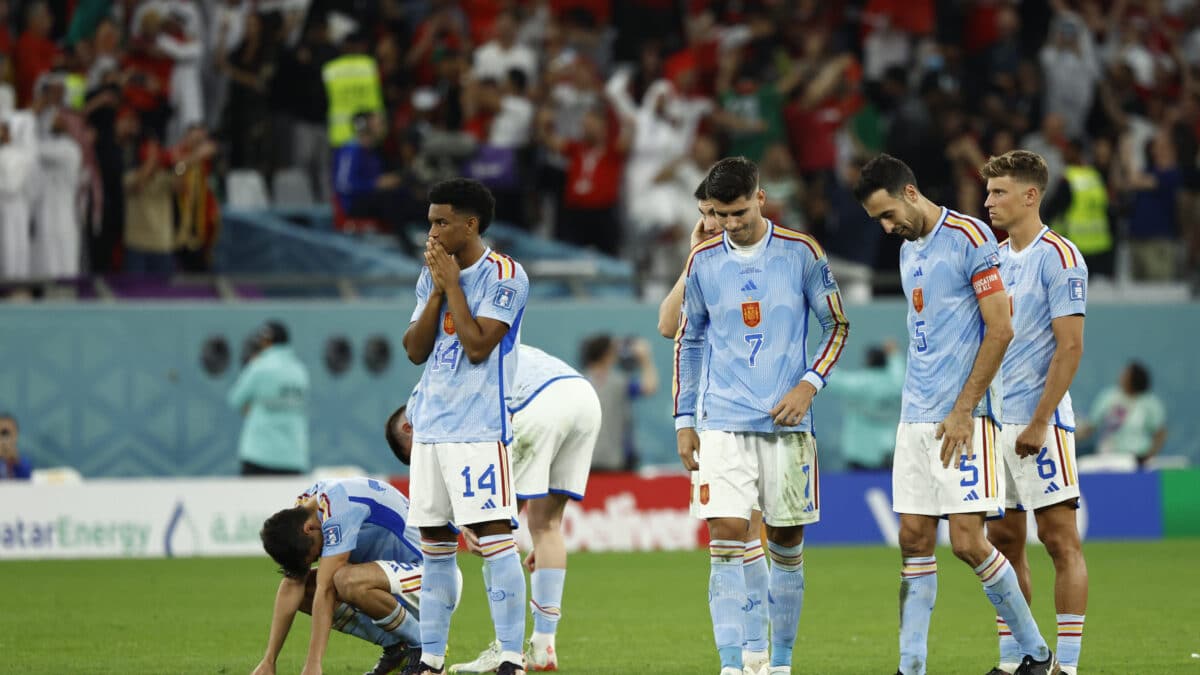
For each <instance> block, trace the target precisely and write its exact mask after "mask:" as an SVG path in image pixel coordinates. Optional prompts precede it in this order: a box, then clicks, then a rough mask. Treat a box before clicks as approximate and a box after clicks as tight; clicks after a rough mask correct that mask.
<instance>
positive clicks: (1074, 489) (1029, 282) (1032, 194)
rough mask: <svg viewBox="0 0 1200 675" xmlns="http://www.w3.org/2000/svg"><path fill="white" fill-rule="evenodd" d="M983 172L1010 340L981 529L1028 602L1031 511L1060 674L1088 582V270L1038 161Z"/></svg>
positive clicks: (1012, 664) (1027, 156)
mask: <svg viewBox="0 0 1200 675" xmlns="http://www.w3.org/2000/svg"><path fill="white" fill-rule="evenodd" d="M980 175H981V176H983V177H984V178H985V179H987V192H988V197H987V201H986V202H985V203H984V206H985V207H987V209H988V213H989V215H990V216H991V221H992V225H993V226H995V227H998V228H1000V229H1002V230H1004V231H1006V232H1008V239H1007V240H1006V241H1004V242H1003V243H1001V244H1000V276H1001V277H1003V278H1004V287H1005V288H1006V289H1008V293H1009V297H1010V299H1011V302H1010V303H1009V306H1010V307H1011V308H1012V323H1013V333H1014V336H1013V341H1012V344H1010V345H1009V346H1008V352H1007V353H1005V355H1004V363H1003V365H1002V366H1001V369H1000V370H1001V373H1002V375H1003V377H1004V414H1003V420H1004V429H1003V430H1002V431H1001V432H1000V451H1001V453H1002V454H1003V457H1004V462H1003V465H1004V467H1005V471H1004V475H1005V483H1006V489H1005V502H1006V507H1007V509H1008V511H1007V512H1006V514H1005V516H1004V518H1003V519H1001V520H994V521H992V522H990V523H988V539H989V540H991V542H992V543H993V544H995V546H996V548H998V549H1000V551H1001V552H1002V553H1003V554H1004V555H1005V557H1007V558H1008V559H1009V561H1011V562H1012V565H1013V569H1015V570H1016V572H1017V579H1018V580H1019V581H1020V582H1021V592H1022V593H1024V594H1025V600H1026V601H1030V599H1031V596H1032V589H1031V586H1030V578H1029V559H1028V558H1027V557H1026V555H1025V539H1026V523H1027V518H1026V511H1030V510H1031V511H1033V514H1034V518H1035V519H1036V521H1037V532H1038V538H1039V539H1041V540H1042V543H1043V544H1045V545H1046V552H1047V553H1049V554H1050V559H1051V560H1053V561H1054V607H1055V611H1056V612H1057V614H1058V617H1057V618H1058V645H1057V647H1056V648H1055V652H1056V653H1057V656H1058V660H1059V663H1061V664H1062V671H1063V673H1066V674H1067V675H1076V669H1077V668H1078V667H1079V651H1080V645H1081V643H1082V641H1083V619H1084V614H1085V613H1086V611H1087V595H1088V575H1087V564H1086V563H1085V562H1084V559H1083V547H1082V546H1081V545H1080V542H1079V529H1078V527H1077V525H1076V523H1075V510H1076V509H1077V508H1078V507H1079V476H1078V474H1077V473H1076V472H1075V413H1074V410H1073V409H1072V408H1071V394H1070V393H1069V392H1068V391H1067V389H1068V388H1069V387H1070V386H1071V380H1072V379H1074V377H1075V371H1076V370H1077V369H1078V368H1079V359H1080V357H1081V356H1082V355H1083V321H1084V319H1083V317H1084V314H1085V312H1086V309H1087V282H1088V269H1087V264H1086V263H1085V262H1084V260H1083V256H1082V255H1080V253H1079V249H1077V248H1075V245H1074V244H1072V243H1071V242H1070V241H1068V240H1067V238H1066V237H1063V236H1062V235H1059V234H1057V233H1056V232H1054V231H1052V230H1051V229H1049V228H1048V227H1046V226H1045V225H1044V224H1042V220H1041V218H1040V217H1039V215H1038V211H1039V208H1040V206H1041V203H1042V194H1043V193H1044V192H1045V190H1046V182H1047V169H1046V161H1045V160H1044V159H1042V157H1041V156H1039V155H1037V154H1035V153H1032V152H1029V151H1028V150H1014V151H1012V152H1008V153H1005V154H1003V155H1001V156H1000V157H993V158H991V159H990V160H988V162H987V164H985V165H984V166H983V169H982V170H981V171H980ZM1101 189H1103V186H1101ZM996 628H997V631H998V632H999V634H1000V665H999V666H998V667H996V668H993V669H992V671H991V672H990V673H989V674H988V675H1003V674H1004V673H1014V672H1016V670H1017V668H1019V667H1020V661H1021V650H1020V647H1019V645H1018V644H1017V641H1016V640H1015V639H1014V638H1013V636H1012V631H1010V630H1009V629H1008V625H1007V624H1005V623H1004V619H1003V617H999V616H997V617H996Z"/></svg>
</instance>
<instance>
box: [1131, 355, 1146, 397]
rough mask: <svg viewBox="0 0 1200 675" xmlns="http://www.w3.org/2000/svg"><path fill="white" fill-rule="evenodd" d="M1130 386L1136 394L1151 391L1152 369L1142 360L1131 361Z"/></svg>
mask: <svg viewBox="0 0 1200 675" xmlns="http://www.w3.org/2000/svg"><path fill="white" fill-rule="evenodd" d="M1129 388H1130V389H1131V390H1133V393H1135V394H1141V393H1144V392H1147V391H1150V371H1149V370H1147V369H1146V366H1144V365H1142V363H1141V362H1140V361H1130V362H1129Z"/></svg>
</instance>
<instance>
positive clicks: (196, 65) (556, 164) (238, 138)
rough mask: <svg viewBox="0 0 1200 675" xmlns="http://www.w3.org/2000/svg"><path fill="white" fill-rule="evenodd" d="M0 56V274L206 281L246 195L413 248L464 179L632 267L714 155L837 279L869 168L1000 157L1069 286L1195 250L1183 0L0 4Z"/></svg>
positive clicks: (943, 170) (930, 167) (1190, 24)
mask: <svg viewBox="0 0 1200 675" xmlns="http://www.w3.org/2000/svg"><path fill="white" fill-rule="evenodd" d="M0 56H2V62H0V79H2V80H3V82H4V85H3V86H0V120H2V121H3V123H0V275H2V277H3V278H5V279H7V280H9V281H11V280H15V279H27V278H71V277H77V276H80V275H92V274H113V273H127V274H143V275H159V276H166V275H171V274H176V273H181V272H187V273H204V272H206V271H209V270H211V268H212V265H213V256H212V251H213V248H214V246H215V244H216V242H217V241H218V240H219V238H220V236H221V215H222V208H221V206H222V205H224V204H232V205H235V206H236V205H238V204H239V203H241V202H243V201H246V200H248V202H249V203H257V202H256V199H257V198H256V197H254V195H255V194H257V193H262V194H263V195H264V197H263V198H264V199H266V200H268V201H267V202H266V203H268V204H269V203H271V202H270V201H269V200H270V199H271V198H272V194H273V196H274V198H275V199H276V202H278V200H279V199H280V198H281V195H282V194H283V193H288V194H290V195H293V196H295V198H296V199H297V200H298V201H300V202H312V203H318V204H321V203H328V204H331V205H332V214H333V219H334V222H335V224H336V226H337V227H338V228H339V229H341V230H342V231H345V232H360V231H373V232H376V233H383V234H385V235H388V236H391V235H395V236H396V237H398V239H399V240H400V241H401V242H407V243H406V245H409V246H411V243H412V242H413V241H419V237H420V236H421V232H423V230H424V228H425V225H424V224H423V220H424V211H425V188H426V187H427V186H428V185H429V184H430V183H432V182H434V181H436V180H440V179H442V178H446V177H449V176H454V175H466V176H470V177H474V178H478V179H480V180H482V181H484V182H485V183H487V184H488V185H489V186H490V187H491V188H492V190H493V191H494V192H495V194H496V195H497V199H498V214H497V217H498V219H499V220H501V221H504V222H507V223H509V224H511V225H513V226H516V227H518V228H521V229H523V230H527V231H529V232H530V233H532V234H534V235H540V236H544V237H549V238H554V239H557V240H560V241H562V242H566V243H568V244H572V245H576V246H579V247H587V248H591V249H595V250H596V251H598V252H601V253H604V254H607V255H611V256H614V257H619V258H623V259H624V260H627V261H629V262H632V263H633V264H634V268H635V269H636V270H637V273H638V274H639V276H640V279H641V281H642V282H643V283H644V284H649V285H648V286H646V287H647V288H657V286H655V284H656V283H657V282H660V281H669V280H670V279H672V278H673V277H674V276H675V275H676V274H677V273H678V266H679V264H680V261H681V257H682V255H683V254H684V252H685V250H686V247H687V245H688V238H689V233H690V231H691V229H692V226H693V225H694V223H695V220H696V216H697V214H696V210H695V199H694V198H693V196H692V195H693V191H694V190H695V188H696V185H697V183H698V182H699V180H700V178H701V177H702V176H703V174H704V171H705V169H706V168H707V166H708V165H709V164H710V163H712V162H713V161H714V160H715V159H717V158H718V157H720V156H723V155H730V154H741V155H745V156H747V157H750V158H751V159H753V160H755V161H757V162H759V163H760V165H761V168H762V183H763V187H764V188H765V189H766V191H767V195H768V209H767V210H768V214H769V216H770V217H771V218H772V219H775V220H776V221H777V222H779V223H781V224H783V225H786V226H787V227H791V228H794V229H798V230H804V231H808V232H811V233H813V234H814V235H816V236H817V237H818V238H819V239H820V240H821V241H822V243H823V244H824V245H825V246H826V248H827V249H828V251H829V253H830V256H831V258H833V259H834V261H835V266H836V268H837V271H838V274H839V278H840V279H842V280H843V284H844V285H846V286H848V287H849V291H848V292H849V293H850V294H851V295H852V296H853V294H854V289H855V287H856V285H862V286H864V287H865V288H866V289H867V292H868V293H869V292H870V287H871V285H872V284H874V286H875V291H876V292H878V291H879V290H880V288H881V287H883V289H884V290H885V291H886V290H887V289H886V287H887V285H888V283H887V282H886V280H888V279H891V278H892V277H894V276H895V275H894V269H895V260H896V251H897V249H898V246H899V242H898V241H891V240H889V239H886V238H885V237H884V236H883V234H882V232H881V231H880V229H879V227H878V225H877V224H874V223H871V222H870V221H869V220H867V219H866V217H865V215H864V214H863V212H862V210H861V208H860V207H859V206H858V204H857V203H855V201H854V199H853V197H852V196H851V195H850V192H849V189H848V186H849V185H850V184H851V183H852V182H853V180H854V178H855V174H856V171H857V168H858V167H859V166H860V165H861V164H862V163H863V162H864V161H865V159H866V158H869V157H870V156H871V155H873V154H875V153H878V152H881V151H883V152H888V153H890V154H892V155H895V156H897V157H899V158H901V159H903V160H904V161H906V162H907V163H909V164H910V165H911V166H912V167H913V168H914V170H915V172H916V175H917V176H918V179H919V181H920V183H921V189H922V191H923V192H924V193H925V194H927V195H928V196H929V197H930V198H932V199H934V200H935V201H937V202H940V203H943V204H946V205H948V206H951V207H954V208H956V209H958V210H960V211H963V212H965V213H968V214H972V215H975V216H979V217H986V214H985V213H984V211H983V207H982V205H983V200H984V184H983V181H981V180H980V178H979V175H978V172H977V169H978V167H979V166H980V165H981V164H982V163H983V162H984V160H985V159H986V158H987V157H988V156H989V155H992V154H1000V153H1002V152H1005V151H1007V150H1010V149H1013V148H1016V147H1021V148H1027V149H1030V150H1034V151H1036V152H1038V153H1040V154H1042V155H1043V156H1044V157H1046V159H1047V161H1048V163H1049V165H1050V174H1051V176H1050V178H1051V185H1050V187H1049V189H1048V192H1049V195H1048V198H1047V200H1046V209H1047V212H1046V213H1045V214H1044V218H1045V220H1046V221H1047V222H1048V223H1053V225H1054V227H1055V228H1056V229H1059V230H1061V231H1062V232H1064V233H1065V234H1067V236H1069V237H1070V238H1072V239H1073V240H1074V241H1075V242H1076V244H1078V246H1079V248H1080V249H1081V250H1082V252H1083V253H1084V255H1085V256H1086V258H1087V260H1088V264H1089V267H1090V268H1091V270H1092V274H1093V277H1094V278H1096V279H1097V280H1101V282H1102V280H1103V279H1104V278H1106V277H1107V278H1116V279H1120V280H1134V281H1147V282H1177V283H1178V282H1188V283H1190V282H1193V281H1194V280H1195V278H1196V275H1197V270H1198V265H1197V262H1198V257H1200V172H1198V170H1197V158H1198V143H1197V136H1198V133H1200V105H1198V104H1197V90H1196V85H1195V78H1196V69H1197V66H1198V65H1200V3H1197V2H1195V1H1194V0H1141V1H1139V2H1126V1H1122V0H1112V1H1110V2H1098V1H1092V0H1080V1H1070V0H1050V1H1045V0H1028V1H1025V2H1010V1H1006V0H842V1H838V0H830V1H818V0H728V1H713V2H706V1H702V0H621V1H619V2H618V1H615V0H524V1H521V0H259V1H254V0H49V1H46V0H25V1H20V0H0ZM247 194H249V195H250V197H247V196H246V195H247ZM880 279H884V280H885V281H884V282H883V283H881V282H880ZM893 285H894V282H893ZM647 295H650V293H647Z"/></svg>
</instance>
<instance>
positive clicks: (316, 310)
mask: <svg viewBox="0 0 1200 675" xmlns="http://www.w3.org/2000/svg"><path fill="white" fill-rule="evenodd" d="M411 310H412V302H411V300H408V299H405V300H403V301H396V302H392V303H358V304H352V305H342V304H337V303H329V304H312V303H287V304H266V303H252V304H245V305H218V304H204V305H199V304H198V305H188V304H172V305H133V304H128V305H115V306H113V305H110V306H105V305H56V304H47V305H40V306H24V307H4V308H0V410H9V411H11V412H13V413H15V414H16V416H17V418H18V419H19V421H20V424H21V439H22V440H21V446H22V449H23V451H24V452H25V453H26V454H28V455H30V456H31V457H32V458H33V460H34V462H35V463H36V464H37V465H40V466H52V465H60V464H66V465H72V466H75V467H77V468H79V469H80V470H81V471H82V472H83V474H84V475H85V476H88V477H101V476H144V475H221V474H233V473H235V472H236V468H237V464H236V460H235V450H236V441H237V434H238V431H239V429H240V426H241V417H240V415H238V414H237V413H236V412H235V411H233V410H231V409H229V408H228V407H227V406H226V404H225V395H226V392H227V391H228V389H229V387H230V386H231V385H232V383H233V380H234V377H235V369H234V368H232V367H231V368H230V369H229V370H228V371H226V372H225V373H224V374H222V375H221V376H218V377H210V376H209V375H207V374H206V373H205V372H204V371H203V369H202V368H201V365H200V350H201V346H202V344H203V342H204V341H205V340H206V339H207V338H208V337H210V336H212V335H224V336H225V337H226V338H227V339H228V340H229V342H230V344H231V345H232V346H233V347H234V351H235V356H236V352H237V351H239V349H240V345H241V342H242V339H243V337H244V336H245V335H246V334H248V333H249V332H250V331H251V330H253V329H254V328H255V327H256V326H258V325H259V324H261V322H262V321H263V320H265V319H267V318H279V319H282V320H284V321H285V322H286V323H287V324H288V325H289V327H290V328H291V331H292V335H293V342H294V343H295V346H296V349H297V351H298V353H299V354H300V356H301V358H302V359H303V360H304V361H305V362H306V363H308V364H309V366H310V369H311V372H312V376H313V377H312V381H313V387H312V397H311V421H312V439H313V454H314V462H315V463H316V464H358V465H360V466H363V467H365V468H367V469H368V470H370V471H377V472H395V471H396V470H397V464H396V462H395V461H394V459H393V458H392V457H391V454H390V452H389V451H388V449H387V446H386V444H385V443H384V442H383V438H382V427H383V422H384V419H385V418H386V416H387V414H388V413H389V412H391V410H392V409H394V408H395V407H396V406H398V405H399V404H400V403H402V402H403V401H404V400H405V399H406V398H407V395H408V392H409V391H410V389H411V388H412V386H413V384H414V383H415V382H416V379H417V377H418V375H419V370H418V369H417V368H416V367H415V366H412V365H411V364H409V363H408V361H407V359H406V358H405V357H404V353H403V348H402V347H401V345H400V338H401V336H402V333H403V331H404V328H405V327H406V325H407V323H408V317H409V314H410V312H411ZM847 312H848V314H849V316H850V320H851V334H850V344H849V346H848V347H847V349H846V353H845V354H844V355H843V357H842V361H841V365H842V366H843V367H846V366H849V367H859V366H860V365H861V364H862V360H863V352H864V350H865V348H866V347H867V346H869V345H871V344H875V343H878V342H879V341H881V340H883V339H885V338H888V337H892V338H895V339H897V340H899V341H900V342H901V344H905V343H906V336H905V335H904V306H903V305H902V304H900V303H884V302H879V303H872V304H868V305H858V306H851V307H848V308H847ZM655 321H656V308H655V307H651V306H648V305H640V304H634V303H589V304H580V303H571V304H558V303H539V304H537V305H534V306H531V307H530V308H529V311H528V312H527V315H526V325H525V329H524V333H523V337H524V340H525V341H526V342H529V343H530V344H535V345H538V346H540V347H543V348H545V349H546V350H548V351H550V352H552V353H555V354H558V355H560V356H562V357H564V358H565V359H566V360H567V361H569V362H572V363H575V362H577V354H578V344H579V341H580V340H581V339H582V338H583V337H585V336H587V335H589V334H592V333H596V332H609V333H613V334H615V335H618V336H619V335H644V336H646V337H647V338H649V339H651V340H652V344H653V345H654V357H655V362H656V363H657V364H658V368H659V371H660V374H661V379H662V387H661V388H660V391H659V393H658V394H657V395H655V396H653V397H651V398H648V399H646V400H644V401H641V402H640V403H639V404H638V405H637V407H636V409H635V414H636V416H637V425H636V439H637V443H638V446H639V449H640V450H641V453H642V456H643V458H644V460H645V461H647V462H649V463H663V464H674V463H675V462H676V461H677V460H676V459H675V450H674V432H673V430H672V423H671V419H670V389H671V387H670V377H671V354H672V349H671V347H672V344H671V342H670V341H669V340H665V339H662V338H660V337H657V336H656V334H655V328H654V326H655ZM1197 334H1200V305H1193V304H1188V305H1140V306H1125V305H1120V306H1118V305H1098V306H1094V307H1092V308H1091V313H1090V315H1089V317H1088V323H1087V335H1086V348H1085V354H1084V358H1083V365H1082V366H1081V368H1080V372H1079V375H1078V376H1077V377H1076V380H1075V386H1074V387H1072V390H1071V391H1072V395H1073V396H1074V398H1075V401H1076V407H1077V410H1080V411H1086V410H1087V409H1088V408H1090V406H1091V403H1092V400H1093V399H1094V397H1095V396H1096V394H1097V393H1098V392H1099V390H1100V389H1101V388H1103V387H1105V386H1107V385H1108V384H1110V383H1112V382H1115V381H1116V377H1117V373H1118V371H1119V370H1120V368H1121V367H1122V366H1123V364H1124V363H1126V362H1127V361H1128V360H1129V359H1130V358H1133V357H1136V358H1139V359H1141V360H1143V361H1144V362H1145V363H1146V364H1147V365H1148V366H1149V368H1150V370H1151V373H1152V376H1153V378H1154V383H1153V388H1154V391H1155V392H1156V393H1157V394H1158V395H1159V396H1160V397H1162V399H1163V400H1164V402H1165V403H1166V405H1167V410H1168V416H1169V418H1168V427H1169V431H1170V434H1169V440H1168V447H1167V449H1166V452H1167V453H1170V454H1184V455H1189V456H1190V457H1191V458H1192V460H1193V462H1197V461H1200V418H1198V417H1197V416H1196V415H1195V414H1194V412H1193V410H1192V402H1193V400H1194V395H1195V393H1196V389H1197V387H1196V384H1195V383H1196V382H1197V381H1200V359H1198V358H1197V357H1196V356H1195V354H1194V349H1195V347H1194V345H1195V338H1194V337H1193V336H1195V335H1197ZM333 335H344V336H346V337H347V338H348V339H349V340H350V342H351V344H352V345H353V348H354V363H353V365H352V366H351V368H350V369H349V370H348V371H347V372H346V373H345V374H343V375H342V376H340V377H335V376H333V375H331V374H330V373H329V371H328V370H327V369H326V368H325V366H324V364H323V361H322V358H323V353H324V348H325V342H326V340H327V339H328V338H329V337H330V336H333ZM372 335H384V336H386V337H388V338H389V339H390V340H391V343H392V365H391V367H390V368H389V369H388V370H386V371H385V372H383V373H382V374H381V375H379V376H376V375H372V374H370V373H368V371H367V369H366V368H365V366H364V365H363V361H362V351H363V345H364V343H365V342H366V340H367V338H368V337H370V336H372ZM815 411H816V415H817V434H818V437H819V439H820V442H821V448H822V455H823V457H824V459H823V460H822V466H823V467H825V468H826V469H833V468H837V467H838V466H840V465H841V459H840V453H839V448H838V447H837V437H838V434H837V430H838V428H839V425H840V423H841V418H840V415H839V413H838V403H837V399H836V398H832V397H828V396H823V395H822V396H818V397H817V400H816V404H815Z"/></svg>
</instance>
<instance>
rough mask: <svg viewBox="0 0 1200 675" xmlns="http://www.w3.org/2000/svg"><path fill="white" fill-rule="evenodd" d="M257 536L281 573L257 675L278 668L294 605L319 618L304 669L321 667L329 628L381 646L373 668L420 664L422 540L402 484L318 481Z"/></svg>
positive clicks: (315, 619) (389, 669)
mask: <svg viewBox="0 0 1200 675" xmlns="http://www.w3.org/2000/svg"><path fill="white" fill-rule="evenodd" d="M261 537H262V542H263V548H264V549H265V550H266V552H267V553H268V554H269V555H270V556H271V558H273V559H274V560H275V562H276V563H278V564H279V566H280V569H281V571H282V572H283V574H284V578H283V580H282V581H281V582H280V583H279V590H278V591H277V592H276V596H275V608H274V611H273V613H272V617H271V631H270V635H269V637H268V640H267V650H266V653H265V654H264V656H263V659H262V662H260V663H259V665H258V668H256V669H255V671H254V672H255V674H256V675H267V674H269V673H274V672H275V660H276V658H277V657H278V656H279V650H280V649H281V648H282V647H283V642H284V639H286V638H287V634H288V631H289V629H290V628H291V625H292V619H293V618H294V617H295V615H296V612H298V611H303V612H305V613H308V614H312V617H313V620H312V639H311V641H310V642H309V647H308V659H307V661H306V663H305V672H320V668H321V660H322V657H323V656H324V654H325V647H326V645H327V643H328V640H329V631H330V629H331V628H332V629H336V630H339V631H342V632H345V633H348V634H350V635H355V636H358V637H361V638H363V639H364V640H368V641H371V642H374V643H376V644H378V645H381V646H383V648H384V650H383V656H382V657H380V659H379V663H377V664H376V666H375V669H374V670H372V671H371V673H374V674H378V675H383V674H385V673H391V672H393V671H394V670H396V669H397V668H399V667H401V666H403V665H404V664H413V663H415V662H416V660H417V658H418V657H419V656H420V652H421V633H420V623H419V619H418V618H417V617H418V615H419V611H420V606H419V600H420V597H419V595H418V589H420V587H421V576H422V570H421V556H420V548H419V547H420V538H419V533H418V532H417V529H416V528H415V527H413V526H412V525H410V524H409V523H408V499H406V498H405V497H404V495H403V494H401V493H400V491H399V490H397V489H396V488H394V487H392V486H391V485H389V484H388V483H384V482H381V481H377V480H373V479H368V478H348V479H342V480H329V481H321V482H318V483H316V484H315V485H313V486H312V487H310V488H309V489H308V490H306V491H305V492H304V493H303V494H301V495H300V496H299V497H298V498H297V499H296V505H295V506H293V507H292V508H290V509H284V510H282V511H280V512H278V513H276V514H275V515H273V516H271V517H270V518H268V519H267V521H266V522H265V523H263V528H262V532H261ZM318 561H319V564H318V566H317V569H315V570H312V569H310V568H311V567H312V565H313V563H317V562H318ZM459 588H461V581H460V582H459Z"/></svg>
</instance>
